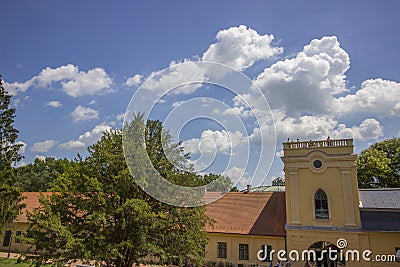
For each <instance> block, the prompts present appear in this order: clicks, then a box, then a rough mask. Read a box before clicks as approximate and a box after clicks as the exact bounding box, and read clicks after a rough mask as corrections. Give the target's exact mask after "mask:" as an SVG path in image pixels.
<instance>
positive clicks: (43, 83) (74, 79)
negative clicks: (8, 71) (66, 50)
mask: <svg viewBox="0 0 400 267" xmlns="http://www.w3.org/2000/svg"><path fill="white" fill-rule="evenodd" d="M56 83H57V85H56ZM111 85H112V80H111V78H110V77H109V75H108V74H107V73H106V71H105V70H104V69H103V68H99V67H98V68H93V69H90V70H88V71H87V72H84V71H81V70H79V69H78V67H77V66H74V65H72V64H68V65H65V66H60V67H58V68H50V67H47V68H45V69H43V70H42V71H41V72H40V73H39V74H38V75H37V76H34V77H32V78H31V79H29V80H27V81H25V82H23V83H18V82H13V83H7V82H5V88H6V90H7V91H8V92H9V93H10V94H13V95H16V94H17V93H18V92H25V91H26V90H27V89H28V88H29V87H31V86H34V87H37V88H51V87H60V88H61V90H62V91H64V92H65V93H66V94H68V95H70V96H72V97H78V96H85V95H94V94H100V93H104V92H110V91H112V90H111Z"/></svg>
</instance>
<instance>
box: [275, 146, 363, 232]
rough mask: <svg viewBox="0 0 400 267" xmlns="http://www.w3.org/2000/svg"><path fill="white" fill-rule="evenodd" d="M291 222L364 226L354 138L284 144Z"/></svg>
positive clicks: (295, 223)
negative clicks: (360, 208)
mask: <svg viewBox="0 0 400 267" xmlns="http://www.w3.org/2000/svg"><path fill="white" fill-rule="evenodd" d="M283 149H284V156H283V157H282V160H283V162H284V166H285V167H284V170H285V175H286V213H287V225H288V226H294V227H296V226H305V227H329V228H332V227H333V228H360V227H361V223H360V211H359V196H358V186H357V170H356V165H355V160H356V158H357V156H356V155H355V154H354V152H353V140H352V139H344V140H329V139H328V140H324V141H307V142H287V143H284V144H283Z"/></svg>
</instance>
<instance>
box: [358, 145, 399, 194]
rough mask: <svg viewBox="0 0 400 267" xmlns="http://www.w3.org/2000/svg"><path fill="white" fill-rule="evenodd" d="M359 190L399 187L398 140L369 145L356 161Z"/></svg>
mask: <svg viewBox="0 0 400 267" xmlns="http://www.w3.org/2000/svg"><path fill="white" fill-rule="evenodd" d="M357 175H358V185H359V187H360V188H374V187H400V138H392V139H388V140H384V141H382V142H378V143H375V144H373V145H371V147H369V148H368V149H366V150H364V151H362V152H361V153H360V155H359V157H358V159H357Z"/></svg>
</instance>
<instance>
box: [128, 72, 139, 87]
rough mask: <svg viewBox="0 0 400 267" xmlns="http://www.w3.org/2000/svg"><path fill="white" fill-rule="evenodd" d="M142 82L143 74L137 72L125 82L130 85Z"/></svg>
mask: <svg viewBox="0 0 400 267" xmlns="http://www.w3.org/2000/svg"><path fill="white" fill-rule="evenodd" d="M142 82H143V75H140V74H135V75H133V76H132V77H129V78H128V79H126V82H125V84H126V85H128V86H136V85H138V84H141V83H142Z"/></svg>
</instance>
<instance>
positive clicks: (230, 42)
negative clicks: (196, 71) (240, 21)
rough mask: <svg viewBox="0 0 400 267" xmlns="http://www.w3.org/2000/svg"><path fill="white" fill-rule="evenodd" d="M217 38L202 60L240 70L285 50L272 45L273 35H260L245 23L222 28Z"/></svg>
mask: <svg viewBox="0 0 400 267" xmlns="http://www.w3.org/2000/svg"><path fill="white" fill-rule="evenodd" d="M215 38H216V40H217V42H216V43H214V44H212V45H210V47H209V48H208V50H207V51H206V52H204V54H203V56H202V60H204V61H213V62H218V63H223V64H226V65H229V66H231V67H233V68H235V69H238V70H244V69H246V68H248V67H251V66H252V65H253V64H254V62H256V61H258V60H262V59H267V58H270V57H273V56H275V55H277V54H280V53H282V52H283V48H281V47H274V46H272V41H273V40H274V36H273V35H260V34H258V33H257V32H256V31H255V30H253V29H251V28H248V27H246V26H244V25H240V26H239V27H231V28H228V29H225V30H221V31H219V32H218V33H217V36H216V37H215Z"/></svg>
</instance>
